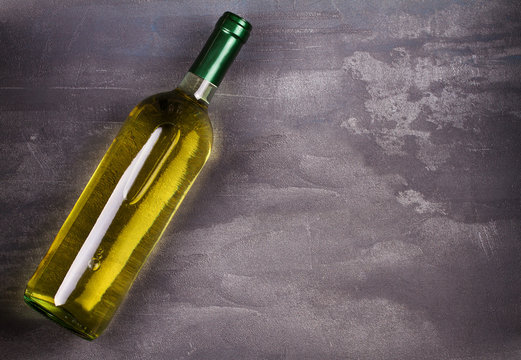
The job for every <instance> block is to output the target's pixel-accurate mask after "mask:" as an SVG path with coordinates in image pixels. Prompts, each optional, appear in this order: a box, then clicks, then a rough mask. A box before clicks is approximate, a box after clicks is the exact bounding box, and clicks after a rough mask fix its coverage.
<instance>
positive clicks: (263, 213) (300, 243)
mask: <svg viewBox="0 0 521 360" xmlns="http://www.w3.org/2000/svg"><path fill="white" fill-rule="evenodd" d="M225 10H232V11H235V12H237V13H239V14H242V15H243V16H245V17H246V18H248V19H249V20H250V21H251V22H252V23H253V26H254V32H253V34H252V37H251V38H250V41H249V43H248V44H247V46H245V48H244V49H243V51H242V53H241V54H240V56H239V58H238V59H237V61H236V63H235V65H234V66H233V67H232V69H231V71H230V72H229V74H228V75H227V77H226V79H225V81H224V82H223V84H222V86H221V89H220V90H219V92H218V93H217V95H216V96H215V98H214V101H213V104H212V107H211V116H212V117H213V120H214V124H215V128H216V148H215V152H214V154H213V157H212V160H211V162H210V163H209V165H208V167H207V168H206V170H205V171H204V173H203V174H202V176H201V177H200V179H199V180H198V182H197V184H196V186H195V188H194V190H193V191H192V192H191V194H190V195H189V196H188V198H187V200H186V202H185V204H184V206H183V207H182V209H181V210H180V211H179V213H178V214H177V216H176V217H175V219H174V221H173V223H172V225H171V226H170V227H169V229H168V231H167V232H166V234H165V236H164V238H163V239H162V241H161V243H160V245H158V247H157V250H156V251H155V254H154V256H153V257H152V258H151V260H150V261H149V262H148V264H147V265H146V267H145V269H144V271H143V272H142V273H141V274H140V277H139V278H138V280H137V282H136V284H135V286H134V287H133V289H132V291H131V293H130V296H129V298H128V300H127V301H126V302H125V304H124V305H123V306H122V308H121V310H120V311H119V313H118V314H117V316H116V318H115V319H114V321H113V322H112V324H111V326H110V327H109V329H108V330H107V332H106V333H105V334H104V335H103V336H102V337H101V338H99V339H98V340H96V341H95V342H92V343H89V342H86V341H84V340H82V339H79V338H77V337H76V336H74V335H72V334H70V333H68V332H67V331H66V330H63V329H61V328H60V327H58V326H56V325H54V324H52V323H51V322H50V321H48V320H46V319H44V318H43V317H41V315H39V314H37V313H36V312H34V311H32V310H30V309H29V308H28V307H27V306H26V305H24V304H23V302H22V294H23V290H24V286H25V283H26V281H27V280H28V279H29V277H30V276H31V274H32V272H33V271H34V269H35V267H36V265H37V263H38V262H39V261H40V259H41V258H42V256H43V255H44V253H45V252H46V250H47V248H48V247H49V245H50V243H51V241H52V239H53V237H54V235H55V234H56V233H57V231H58V229H59V227H60V225H61V223H62V222H63V221H64V219H65V217H66V216H67V213H68V212H69V211H70V209H71V208H72V206H73V204H74V202H75V200H76V199H77V197H78V195H79V194H80V192H81V190H82V188H83V186H84V185H85V184H86V182H87V180H88V178H89V177H90V174H91V173H92V172H93V171H94V169H95V167H96V165H97V163H98V161H99V160H100V158H101V156H102V155H103V153H104V152H105V150H106V149H107V148H108V146H109V144H110V142H111V139H112V138H113V136H114V135H115V134H116V132H117V131H118V129H119V127H120V126H121V123H122V121H123V120H124V119H125V117H126V115H127V114H128V112H129V111H130V110H131V108H132V107H133V106H134V105H135V104H136V103H137V102H138V101H139V100H140V99H142V98H144V97H146V96H148V95H150V94H153V93H156V92H159V91H165V90H168V89H170V88H172V87H173V86H174V85H175V84H176V83H178V82H179V81H180V80H181V78H182V76H183V74H184V72H185V71H186V70H187V69H188V67H189V65H190V64H191V61H192V60H193V59H194V58H195V56H196V55H197V53H198V51H199V49H200V48H201V46H202V44H203V42H204V40H205V39H206V37H207V36H208V35H209V33H210V31H211V28H212V27H213V24H214V23H215V21H216V20H217V18H218V17H219V16H220V14H221V13H222V12H224V11H225ZM0 46H1V47H0V48H1V49H2V56H1V57H0V122H1V123H0V125H1V132H0V147H1V154H2V156H1V158H0V168H1V174H0V209H1V210H0V211H1V217H0V231H1V234H2V240H1V241H0V306H1V312H0V349H2V350H1V351H2V354H3V357H4V358H6V356H7V358H12V359H66V358H75V359H109V358H110V359H152V358H153V359H192V358H193V359H241V358H242V359H249V358H251V359H283V358H288V359H346V358H347V359H518V358H520V357H521V276H520V271H521V242H520V234H521V231H520V230H521V229H520V227H521V203H520V191H521V182H520V177H521V163H520V161H521V158H520V150H521V83H520V77H521V3H520V2H519V1H444V0H425V1H398V0H395V1H391V0H386V1H382V0H353V1H345V2H342V1H312V2H311V1H310V2H301V1H293V2H292V1H287V2H283V1H254V0H252V1H224V2H219V3H218V2H205V1H184V2H179V3H175V2H165V1H139V0H135V1H132V0H122V1H108V0H95V1H85V2H81V1H50V0H32V1H24V2H22V1H18V0H2V1H0Z"/></svg>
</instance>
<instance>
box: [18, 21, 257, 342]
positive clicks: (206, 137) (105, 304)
mask: <svg viewBox="0 0 521 360" xmlns="http://www.w3.org/2000/svg"><path fill="white" fill-rule="evenodd" d="M250 30H251V25H250V24H249V23H248V22H247V21H246V20H244V19H242V18H241V17H239V16H237V15H235V14H232V13H230V12H226V13H224V15H223V16H222V17H221V18H220V19H219V21H218V22H217V24H216V26H215V29H214V31H213V32H212V34H211V36H210V38H209V39H208V41H207V42H206V45H205V46H204V48H203V50H202V51H201V53H200V54H199V56H198V57H197V59H196V60H195V62H194V64H193V65H192V67H191V68H190V70H189V72H188V73H187V74H186V76H185V77H184V79H183V81H182V82H181V84H180V85H179V86H178V87H177V88H176V89H175V90H173V91H169V92H165V93H160V94H157V95H153V96H151V97H149V98H147V99H145V100H143V101H142V102H141V103H140V104H139V105H137V106H136V107H135V108H134V109H133V110H132V111H131V113H130V115H129V116H128V118H127V120H126V121H125V123H124V124H123V126H122V128H121V130H120V132H119V134H118V135H117V137H116V138H115V139H114V141H113V143H112V145H111V146H110V148H109V149H108V151H107V153H106V154H105V156H104V157H103V159H102V160H101V163H100V164H99V166H98V168H97V169H96V171H95V173H94V175H93V176H92V178H91V179H90V181H89V182H88V184H87V186H86V187H85V189H84V190H83V193H82V194H81V196H80V198H79V199H78V201H77V203H76V205H75V206H74V208H73V209H72V211H71V213H70V215H69V216H68V217H67V219H66V220H65V223H64V224H63V226H62V228H61V230H60V231H59V233H58V235H57V236H56V239H55V240H54V242H53V243H52V245H51V247H50V249H49V251H48V252H47V254H46V255H45V257H44V259H43V260H42V262H41V263H40V265H39V266H38V268H37V269H36V272H35V273H34V275H33V276H32V278H31V279H30V280H29V283H28V284H27V289H26V290H25V295H24V299H25V301H26V302H27V303H28V304H29V305H30V306H31V307H33V308H34V309H36V310H37V311H39V312H41V313H43V314H45V315H46V316H48V317H49V318H51V319H52V320H54V321H55V322H57V323H59V324H60V325H63V326H65V327H66V328H68V329H70V330H72V331H74V332H75V333H76V334H78V335H80V336H81V337H83V338H86V339H90V340H92V339H95V338H97V337H98V336H99V335H100V334H101V332H102V331H103V330H104V329H105V328H106V327H107V325H108V323H109V322H110V320H111V318H112V317H113V315H114V313H115V311H116V309H117V308H118V306H119V305H120V303H121V301H122V300H123V298H124V296H125V294H126V293H127V292H128V290H129V288H130V286H131V285H132V282H133V281H134V279H135V278H136V275H137V273H138V272H139V270H140V268H141V266H142V265H143V263H144V261H145V260H146V258H147V257H148V255H149V254H150V252H151V250H152V248H153V247H154V245H155V244H156V242H157V240H158V239H159V238H160V237H161V234H162V233H163V231H164V230H165V228H166V226H167V225H168V223H169V221H170V219H171V218H172V215H173V214H174V212H175V211H176V209H177V208H178V207H179V205H180V204H181V201H182V200H183V198H184V197H185V195H186V193H187V191H188V190H189V189H190V186H191V185H192V183H193V182H194V180H195V178H196V177H197V175H198V174H199V171H200V170H201V168H202V167H203V165H204V164H205V162H206V160H207V159H208V156H209V155H210V149H211V146H212V126H211V124H210V120H209V118H208V114H207V105H208V103H209V102H210V99H211V97H212V95H213V93H214V92H215V90H216V89H217V86H218V85H219V84H220V82H221V80H222V78H223V76H224V74H225V72H226V70H227V69H228V67H229V66H230V64H231V63H232V62H233V60H234V58H235V56H236V55H237V53H238V52H239V50H240V48H241V46H242V44H244V43H245V42H246V40H247V38H248V35H249V32H250Z"/></svg>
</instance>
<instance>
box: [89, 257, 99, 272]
mask: <svg viewBox="0 0 521 360" xmlns="http://www.w3.org/2000/svg"><path fill="white" fill-rule="evenodd" d="M100 265H101V262H100V261H99V260H98V259H96V258H92V259H90V261H89V268H90V269H91V270H92V271H96V270H98V269H99V267H100Z"/></svg>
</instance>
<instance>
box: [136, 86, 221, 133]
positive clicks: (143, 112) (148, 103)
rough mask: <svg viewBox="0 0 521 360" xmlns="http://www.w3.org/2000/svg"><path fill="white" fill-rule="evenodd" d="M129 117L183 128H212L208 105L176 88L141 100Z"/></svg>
mask: <svg viewBox="0 0 521 360" xmlns="http://www.w3.org/2000/svg"><path fill="white" fill-rule="evenodd" d="M129 119H133V120H136V121H145V122H147V123H153V124H156V125H159V124H162V123H170V124H172V125H177V126H179V127H183V128H192V129H196V128H210V129H211V123H210V119H209V116H208V111H207V106H206V105H205V104H201V103H199V102H198V101H197V100H195V99H192V98H190V97H189V96H188V95H186V94H184V93H183V92H182V91H180V90H178V89H175V90H172V91H168V92H163V93H158V94H154V95H152V96H149V97H147V98H145V99H144V100H143V101H141V102H140V103H139V104H138V105H137V106H136V107H135V108H134V109H133V110H132V112H131V113H130V115H129Z"/></svg>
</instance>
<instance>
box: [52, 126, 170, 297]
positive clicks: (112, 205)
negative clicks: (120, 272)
mask: <svg viewBox="0 0 521 360" xmlns="http://www.w3.org/2000/svg"><path fill="white" fill-rule="evenodd" d="M161 131H162V129H161V127H158V128H157V129H156V130H154V132H153V133H152V135H150V137H149V138H148V140H147V142H146V143H145V145H143V147H142V148H141V150H139V152H138V153H137V155H136V157H135V158H134V159H133V160H132V162H131V163H130V165H129V167H128V168H127V169H126V170H125V172H124V173H123V176H121V178H120V179H119V181H118V183H117V184H116V187H115V188H114V191H113V192H112V194H111V195H110V197H109V200H108V201H107V203H106V204H105V207H103V210H102V211H101V213H100V215H99V217H98V219H97V220H96V223H95V224H94V226H93V227H92V230H91V231H90V233H89V235H88V236H87V239H85V242H84V243H83V245H82V247H81V249H80V251H79V252H78V255H76V258H75V259H74V261H73V262H72V265H71V267H70V268H69V271H67V275H65V278H64V279H63V281H62V283H61V285H60V287H59V288H58V291H57V292H56V295H54V305H56V306H61V305H63V304H65V303H66V302H67V299H68V298H69V296H70V295H71V293H72V291H73V290H74V289H75V288H76V285H77V283H78V281H80V278H81V276H82V275H83V273H84V272H85V270H87V268H88V266H89V262H90V260H91V259H92V257H93V256H94V253H95V252H96V250H97V248H98V246H99V245H100V243H101V240H102V239H103V236H105V233H106V232H107V230H108V228H109V226H110V224H111V223H112V220H114V217H115V216H116V214H117V212H118V210H119V208H120V207H121V204H122V203H123V201H125V200H126V199H127V195H128V192H129V190H130V188H131V187H132V185H133V184H134V181H135V180H136V178H137V176H138V174H139V172H140V171H141V168H142V167H143V165H144V164H145V161H146V159H147V158H148V156H149V155H150V153H151V152H152V149H153V148H154V145H155V144H156V143H157V140H158V139H159V136H160V135H161Z"/></svg>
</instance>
